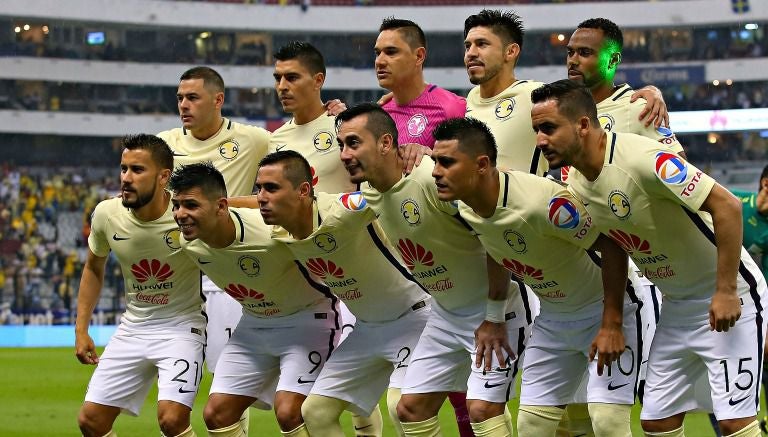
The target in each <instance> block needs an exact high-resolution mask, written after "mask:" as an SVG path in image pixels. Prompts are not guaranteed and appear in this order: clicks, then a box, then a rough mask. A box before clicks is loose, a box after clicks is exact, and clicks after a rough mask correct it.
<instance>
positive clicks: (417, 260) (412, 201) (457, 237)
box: [363, 160, 488, 315]
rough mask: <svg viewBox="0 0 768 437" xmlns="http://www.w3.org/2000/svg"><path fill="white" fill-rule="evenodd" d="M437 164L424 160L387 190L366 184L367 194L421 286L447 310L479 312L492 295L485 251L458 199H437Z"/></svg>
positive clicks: (372, 207) (365, 192)
mask: <svg viewBox="0 0 768 437" xmlns="http://www.w3.org/2000/svg"><path fill="white" fill-rule="evenodd" d="M432 168H434V163H433V162H432V161H429V160H424V161H422V162H421V164H419V166H418V167H416V168H414V169H413V173H411V174H410V175H408V176H406V177H403V178H402V179H400V181H398V182H397V183H396V184H395V185H394V186H393V187H392V188H390V189H389V190H388V191H386V192H385V193H381V192H379V191H377V190H375V189H374V188H372V187H371V186H370V185H368V184H367V183H366V184H364V186H363V195H364V196H365V199H366V200H367V201H368V204H369V205H370V208H371V209H372V210H373V211H375V212H376V215H377V216H378V217H379V224H380V225H381V227H382V229H383V230H384V232H385V233H386V235H387V237H389V239H390V240H391V241H392V243H393V244H395V245H396V247H397V250H398V251H399V252H400V255H401V256H402V258H403V260H404V261H405V265H406V266H407V267H408V269H410V271H411V273H412V274H413V276H414V278H416V280H417V281H419V283H420V284H421V285H422V287H424V288H425V289H427V290H428V291H429V293H430V294H432V297H433V298H434V299H435V300H436V301H437V302H438V303H439V304H440V306H442V307H443V308H444V309H446V310H448V311H450V312H452V313H455V314H460V315H461V314H465V313H466V310H467V309H470V308H471V309H472V311H471V313H472V314H474V312H476V307H477V305H478V304H480V303H483V302H485V299H486V297H487V296H488V274H487V271H486V255H485V249H484V248H483V246H482V245H481V244H480V241H479V240H478V239H477V237H475V236H474V235H473V234H474V232H473V231H472V230H471V229H470V228H469V227H468V226H467V224H466V223H465V222H464V220H462V219H461V217H460V216H459V210H458V207H457V205H456V203H448V202H442V201H440V200H439V199H438V198H437V187H436V186H435V181H434V179H433V178H432ZM462 308H464V309H465V312H464V313H463V312H462Z"/></svg>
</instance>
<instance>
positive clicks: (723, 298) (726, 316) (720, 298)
mask: <svg viewBox="0 0 768 437" xmlns="http://www.w3.org/2000/svg"><path fill="white" fill-rule="evenodd" d="M739 317H741V300H740V299H739V296H738V295H737V294H736V293H724V292H717V291H716V292H715V294H714V295H713V296H712V303H711V304H710V305H709V329H710V330H711V331H717V332H726V331H728V330H729V329H731V328H732V327H733V325H735V324H736V321H737V320H739Z"/></svg>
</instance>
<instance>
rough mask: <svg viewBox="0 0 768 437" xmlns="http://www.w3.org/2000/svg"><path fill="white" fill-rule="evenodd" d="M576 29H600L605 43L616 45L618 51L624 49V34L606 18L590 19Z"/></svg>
mask: <svg viewBox="0 0 768 437" xmlns="http://www.w3.org/2000/svg"><path fill="white" fill-rule="evenodd" d="M577 29H600V30H602V31H603V35H604V37H605V39H606V40H607V41H610V42H612V43H614V44H616V45H618V51H619V52H621V50H622V49H623V48H624V34H623V33H621V29H619V26H617V25H616V23H614V22H613V21H611V20H609V19H607V18H590V19H588V20H584V21H582V22H581V23H579V25H578V26H577Z"/></svg>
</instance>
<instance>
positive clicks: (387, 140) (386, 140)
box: [379, 133, 395, 155]
mask: <svg viewBox="0 0 768 437" xmlns="http://www.w3.org/2000/svg"><path fill="white" fill-rule="evenodd" d="M393 147H395V140H394V138H392V135H391V134H388V133H385V134H384V135H382V136H381V138H379V150H380V151H381V154H382V155H386V154H387V153H389V151H390V150H392V148H393Z"/></svg>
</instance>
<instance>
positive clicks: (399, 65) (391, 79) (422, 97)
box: [374, 18, 466, 149]
mask: <svg viewBox="0 0 768 437" xmlns="http://www.w3.org/2000/svg"><path fill="white" fill-rule="evenodd" d="M374 52H375V54H376V60H375V62H374V66H375V68H376V79H378V81H379V86H381V87H382V88H385V89H387V90H389V91H391V92H392V99H391V100H389V101H388V102H387V103H385V104H384V105H383V107H384V110H386V111H387V112H388V113H389V115H391V116H392V118H394V119H395V122H396V123H397V130H398V135H399V137H400V143H401V144H408V143H413V144H421V145H422V146H426V147H429V148H430V149H431V148H432V145H433V144H434V143H435V140H434V138H432V130H433V129H434V128H435V126H437V125H438V123H440V122H441V121H443V120H445V119H447V118H454V117H463V116H464V112H465V111H466V100H465V99H464V98H463V97H459V96H457V95H456V94H454V93H452V92H450V91H447V90H445V89H443V88H440V87H438V86H437V85H433V84H428V83H426V82H424V62H425V61H426V58H427V39H426V37H425V36H424V32H423V31H422V30H421V28H420V27H419V26H418V25H417V24H416V23H414V22H413V21H410V20H402V19H397V18H385V19H384V21H382V23H381V27H379V36H378V38H376V45H375V47H374Z"/></svg>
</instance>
